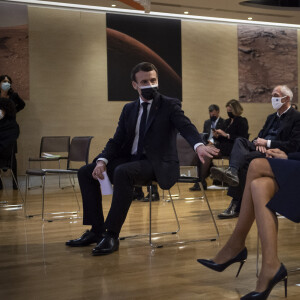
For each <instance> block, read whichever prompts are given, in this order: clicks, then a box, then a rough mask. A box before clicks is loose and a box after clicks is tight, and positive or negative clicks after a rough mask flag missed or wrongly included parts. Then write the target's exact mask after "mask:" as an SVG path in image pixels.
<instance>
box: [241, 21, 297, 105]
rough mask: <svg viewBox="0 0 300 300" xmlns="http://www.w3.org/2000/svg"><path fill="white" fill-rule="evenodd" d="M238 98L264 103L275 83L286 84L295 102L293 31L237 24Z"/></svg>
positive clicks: (268, 99)
mask: <svg viewBox="0 0 300 300" xmlns="http://www.w3.org/2000/svg"><path fill="white" fill-rule="evenodd" d="M238 50H239V52H238V53H239V54H238V59H239V99H240V101H241V102H248V103H249V102H250V103H251V102H252V103H254V102H261V103H268V102H270V99H271V93H272V90H273V88H274V87H275V86H276V85H283V84H286V85H287V86H288V87H289V88H290V89H291V90H292V91H293V94H294V98H293V102H296V103H297V102H298V88H297V86H298V56H297V52H298V50H297V30H296V29H291V28H283V27H273V26H272V27H271V26H249V25H238Z"/></svg>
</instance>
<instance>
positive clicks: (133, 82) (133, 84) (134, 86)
mask: <svg viewBox="0 0 300 300" xmlns="http://www.w3.org/2000/svg"><path fill="white" fill-rule="evenodd" d="M131 84H132V87H133V88H134V89H135V90H137V89H138V84H137V83H136V82H135V81H131Z"/></svg>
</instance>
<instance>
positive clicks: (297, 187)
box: [267, 152, 300, 223]
mask: <svg viewBox="0 0 300 300" xmlns="http://www.w3.org/2000/svg"><path fill="white" fill-rule="evenodd" d="M268 161H269V163H270V166H271V168H272V171H273V173H274V175H275V178H276V181H277V184H278V187H279V190H278V192H277V193H276V194H275V195H274V197H273V198H272V199H271V200H270V201H269V202H268V203H267V207H268V208H270V209H271V210H273V211H276V212H278V213H279V214H281V215H283V216H285V217H286V218H288V219H290V220H291V221H293V222H297V223H299V222H300V152H296V153H290V154H289V155H288V160H287V159H276V158H268Z"/></svg>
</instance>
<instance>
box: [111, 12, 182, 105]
mask: <svg viewBox="0 0 300 300" xmlns="http://www.w3.org/2000/svg"><path fill="white" fill-rule="evenodd" d="M106 27H107V29H106V32H107V73H108V100H109V101H132V100H136V99H137V92H136V91H135V90H134V89H133V88H132V85H131V80H130V72H131V69H132V68H133V67H134V66H135V65H136V64H138V63H140V62H143V61H148V62H151V63H153V64H154V65H155V66H156V67H157V68H158V72H159V92H160V93H162V94H165V95H167V96H169V97H175V98H178V99H180V100H181V99H182V80H181V22H180V20H170V19H163V18H154V17H138V16H126V15H118V14H107V15H106Z"/></svg>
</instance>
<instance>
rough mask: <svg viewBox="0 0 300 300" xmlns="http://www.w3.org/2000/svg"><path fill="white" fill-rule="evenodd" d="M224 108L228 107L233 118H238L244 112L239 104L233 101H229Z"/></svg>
mask: <svg viewBox="0 0 300 300" xmlns="http://www.w3.org/2000/svg"><path fill="white" fill-rule="evenodd" d="M225 107H230V108H231V110H232V113H233V115H234V116H240V115H241V114H242V113H243V111H244V109H243V106H242V105H241V103H240V102H239V101H237V100H235V99H231V100H229V101H228V102H227V103H226V105H225Z"/></svg>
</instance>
